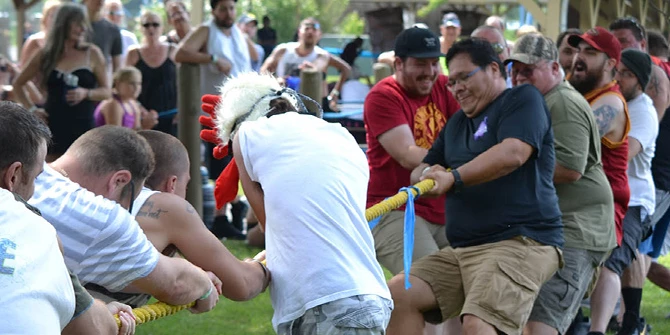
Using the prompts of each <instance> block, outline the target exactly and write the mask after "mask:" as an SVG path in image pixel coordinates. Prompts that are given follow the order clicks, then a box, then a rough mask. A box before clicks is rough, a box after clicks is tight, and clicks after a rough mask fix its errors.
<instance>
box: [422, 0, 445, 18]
mask: <svg viewBox="0 0 670 335" xmlns="http://www.w3.org/2000/svg"><path fill="white" fill-rule="evenodd" d="M445 3H447V0H428V4H427V5H426V6H425V7H422V8H421V9H419V11H418V12H417V14H419V16H426V15H428V13H430V12H432V11H434V10H436V9H437V8H438V7H440V6H441V5H442V4H445Z"/></svg>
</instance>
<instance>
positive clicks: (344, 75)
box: [333, 69, 349, 92]
mask: <svg viewBox="0 0 670 335" xmlns="http://www.w3.org/2000/svg"><path fill="white" fill-rule="evenodd" d="M348 78H349V69H344V70H342V71H341V72H340V79H339V80H338V81H337V82H336V83H335V86H334V87H333V89H336V90H337V91H338V92H339V91H340V90H342V85H344V82H345V81H347V79H348Z"/></svg>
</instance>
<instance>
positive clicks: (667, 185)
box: [651, 108, 670, 191]
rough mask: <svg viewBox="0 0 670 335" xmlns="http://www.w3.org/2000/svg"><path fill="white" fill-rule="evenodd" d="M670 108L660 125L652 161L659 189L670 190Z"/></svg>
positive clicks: (655, 180) (652, 168)
mask: <svg viewBox="0 0 670 335" xmlns="http://www.w3.org/2000/svg"><path fill="white" fill-rule="evenodd" d="M669 112H670V108H668V109H667V110H666V111H665V114H664V115H663V118H662V119H661V123H660V125H659V127H658V137H656V154H654V159H653V160H652V161H651V174H652V176H653V177H654V184H655V185H656V188H657V189H660V190H663V191H670V116H668V114H669Z"/></svg>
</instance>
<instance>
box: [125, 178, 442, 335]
mask: <svg viewBox="0 0 670 335" xmlns="http://www.w3.org/2000/svg"><path fill="white" fill-rule="evenodd" d="M414 186H415V187H416V188H418V189H419V192H418V194H417V192H416V190H414V189H412V193H413V194H414V196H417V195H421V194H423V193H426V192H428V191H429V190H431V189H432V188H433V187H434V186H435V181H434V180H432V179H425V180H423V181H420V182H418V183H416V184H414ZM405 203H407V192H398V193H397V194H396V195H394V196H392V197H390V198H388V199H385V200H384V201H382V202H380V203H378V204H376V205H374V206H372V207H370V208H368V209H366V210H365V219H366V220H368V221H372V220H373V219H375V218H377V217H380V216H382V215H384V214H386V213H388V212H390V211H392V210H394V209H396V208H398V207H400V206H402V205H404V204H405ZM263 264H266V263H265V260H263ZM193 305H195V301H194V302H192V303H190V304H186V305H179V306H173V305H168V304H166V303H164V302H160V301H158V302H155V303H153V304H151V305H146V306H142V307H138V308H133V314H134V315H135V320H136V321H135V322H136V324H138V325H141V324H143V323H147V322H149V321H153V320H156V319H159V318H162V317H164V316H168V315H172V314H175V313H177V312H179V311H181V310H183V309H186V308H189V307H193ZM114 319H116V325H117V326H121V320H119V316H118V315H114Z"/></svg>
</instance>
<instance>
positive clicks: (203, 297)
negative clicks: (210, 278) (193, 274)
mask: <svg viewBox="0 0 670 335" xmlns="http://www.w3.org/2000/svg"><path fill="white" fill-rule="evenodd" d="M212 291H214V285H212V286H210V287H209V291H207V293H205V294H204V295H203V296H202V297H200V298H198V300H205V299H207V298H209V296H210V295H211V294H212Z"/></svg>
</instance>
